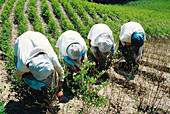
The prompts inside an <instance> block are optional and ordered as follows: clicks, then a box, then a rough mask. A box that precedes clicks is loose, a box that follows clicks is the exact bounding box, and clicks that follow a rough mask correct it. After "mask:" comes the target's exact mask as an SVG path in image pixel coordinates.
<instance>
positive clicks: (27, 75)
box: [22, 72, 34, 78]
mask: <svg viewBox="0 0 170 114" xmlns="http://www.w3.org/2000/svg"><path fill="white" fill-rule="evenodd" d="M26 77H33V78H34V76H33V74H32V73H31V72H26V73H24V74H23V75H22V78H26Z"/></svg>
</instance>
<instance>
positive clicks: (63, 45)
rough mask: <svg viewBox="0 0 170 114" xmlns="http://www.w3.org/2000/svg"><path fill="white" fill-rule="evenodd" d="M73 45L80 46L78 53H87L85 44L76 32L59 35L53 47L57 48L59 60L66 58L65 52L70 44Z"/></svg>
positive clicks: (71, 31) (70, 31)
mask: <svg viewBox="0 0 170 114" xmlns="http://www.w3.org/2000/svg"><path fill="white" fill-rule="evenodd" d="M74 43H77V44H80V45H81V52H80V53H84V52H85V51H87V46H86V42H85V41H84V39H83V38H82V37H81V35H80V34H79V33H78V32H76V31H73V30H67V31H66V32H64V33H63V34H61V36H60V37H59V39H58V41H57V43H56V46H55V47H56V48H59V58H60V59H63V56H68V53H67V51H66V50H67V48H68V46H69V45H70V44H74Z"/></svg>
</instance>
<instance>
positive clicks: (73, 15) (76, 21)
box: [59, 0, 88, 38]
mask: <svg viewBox="0 0 170 114" xmlns="http://www.w3.org/2000/svg"><path fill="white" fill-rule="evenodd" d="M59 1H60V2H61V4H62V6H63V7H64V10H65V11H66V13H67V15H68V16H69V18H70V20H71V21H72V23H73V24H74V28H75V29H76V30H77V31H78V32H79V33H80V34H81V35H82V37H84V38H85V37H87V34H88V30H87V29H86V27H85V26H84V25H83V24H82V22H81V20H80V19H79V17H78V16H77V15H76V12H75V10H74V9H73V8H72V7H71V5H70V3H69V2H67V1H65V0H59Z"/></svg>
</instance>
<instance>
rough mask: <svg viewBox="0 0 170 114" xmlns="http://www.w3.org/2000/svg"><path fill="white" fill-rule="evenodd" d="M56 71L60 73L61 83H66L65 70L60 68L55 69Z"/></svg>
mask: <svg viewBox="0 0 170 114" xmlns="http://www.w3.org/2000/svg"><path fill="white" fill-rule="evenodd" d="M54 69H55V70H56V72H57V73H58V75H59V77H60V81H61V82H64V70H63V68H62V67H61V66H60V67H54Z"/></svg>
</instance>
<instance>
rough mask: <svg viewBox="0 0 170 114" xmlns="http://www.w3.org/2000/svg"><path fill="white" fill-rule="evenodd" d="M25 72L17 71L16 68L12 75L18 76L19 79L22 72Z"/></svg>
mask: <svg viewBox="0 0 170 114" xmlns="http://www.w3.org/2000/svg"><path fill="white" fill-rule="evenodd" d="M24 73H25V72H21V71H19V70H18V69H16V71H15V72H14V77H16V78H18V79H21V78H22V75H23V74H24Z"/></svg>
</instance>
